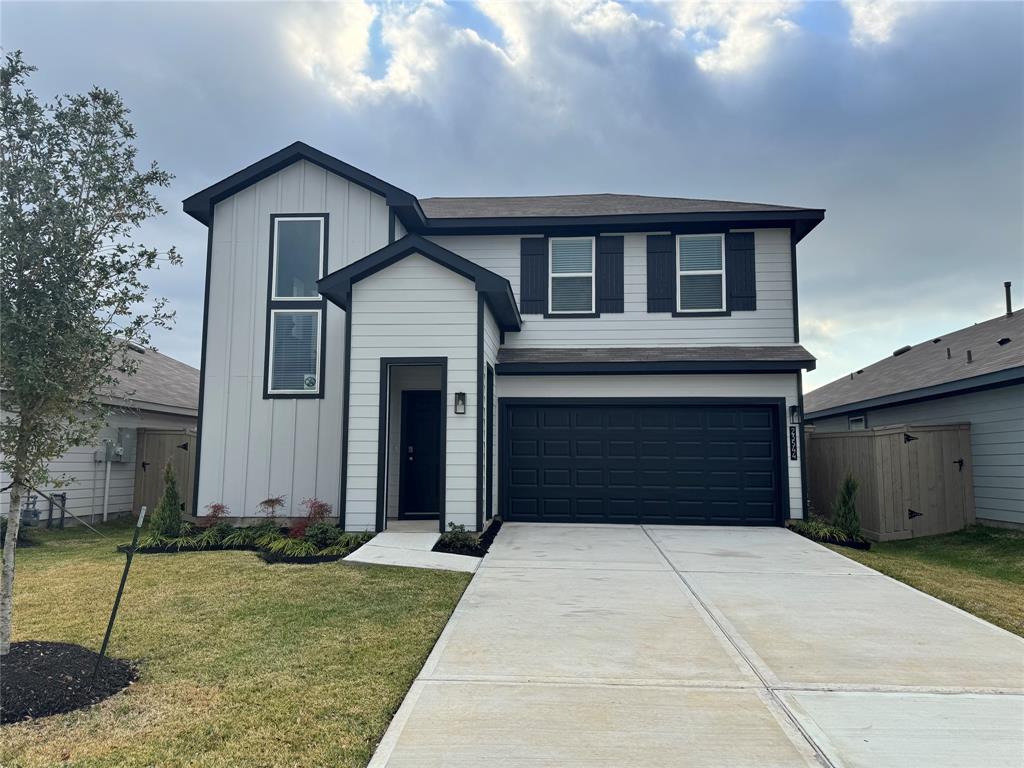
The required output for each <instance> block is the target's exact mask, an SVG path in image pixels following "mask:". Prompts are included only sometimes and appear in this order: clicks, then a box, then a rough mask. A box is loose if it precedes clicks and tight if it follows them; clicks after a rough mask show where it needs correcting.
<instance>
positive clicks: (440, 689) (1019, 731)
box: [370, 524, 1024, 768]
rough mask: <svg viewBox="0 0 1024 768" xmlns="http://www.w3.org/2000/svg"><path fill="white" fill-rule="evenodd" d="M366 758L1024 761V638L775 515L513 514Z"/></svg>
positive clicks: (536, 762) (638, 766)
mask: <svg viewBox="0 0 1024 768" xmlns="http://www.w3.org/2000/svg"><path fill="white" fill-rule="evenodd" d="M370 765H371V767H375V768H379V767H381V766H392V767H393V768H431V767H432V766H447V767H449V768H461V767H462V766H467V767H468V766H472V767H473V768H476V767H477V766H500V767H501V768H518V767H519V766H523V767H524V768H525V767H526V766H529V768H537V767H538V766H571V767H580V768H582V767H584V766H585V767H586V768H612V767H613V766H614V768H623V767H624V766H630V767H631V768H645V767H647V766H673V767H674V766H701V767H702V768H712V767H713V766H714V767H716V768H717V767H719V766H721V767H722V768H726V767H728V768H738V767H740V766H759V767H760V768H769V767H770V766H805V765H832V766H851V767H852V766H865V767H868V766H870V767H871V768H879V767H881V766H898V768H909V767H912V766H922V767H925V766H927V768H943V767H944V766H957V767H958V768H959V767H962V766H985V767H986V768H996V767H997V766H1007V767H1011V766H1012V767H1013V768H1019V767H1020V766H1021V765H1024V640H1021V639H1020V638H1018V637H1015V636H1014V635H1011V634H1010V633H1008V632H1005V631H1003V630H1001V629H998V628H996V627H994V626H992V625H990V624H987V623H985V622H983V621H981V620H979V619H976V618H974V617H973V616H970V615H968V614H966V613H964V612H962V611H960V610H957V609H956V608H953V607H951V606H949V605H947V604H945V603H942V602H940V601H938V600H935V599H933V598H931V597H928V596H927V595H924V594H922V593H920V592H917V591H915V590H913V589H911V588H909V587H907V586H905V585H903V584H900V583H899V582H896V581H893V580H892V579H889V578H888V577H885V576H882V575H880V574H878V573H876V572H875V571H872V570H870V569H868V568H865V567H863V566H860V565H858V564H857V563H854V562H853V561H852V560H848V559H846V558H844V557H841V556H840V555H836V554H834V553H832V552H830V551H829V550H827V549H825V548H824V547H820V546H818V545H816V544H814V543H812V542H809V541H807V540H806V539H803V538H801V537H799V536H797V535H795V534H792V533H790V532H788V531H786V530H783V529H779V528H768V529H766V528H761V529H753V528H734V529H727V528H701V527H661V526H643V527H641V526H581V525H573V526H568V525H564V526H563V525H517V524H506V526H505V527H504V528H503V529H502V531H501V533H500V534H499V535H498V537H497V539H496V540H495V543H494V545H493V546H492V548H491V553H490V554H489V555H488V556H487V557H486V558H485V559H484V561H483V564H482V567H481V568H480V570H479V571H478V572H477V574H476V576H475V577H474V578H473V581H472V583H471V584H470V585H469V588H468V589H467V590H466V593H465V595H464V596H463V598H462V601H461V602H460V603H459V606H458V607H457V608H456V610H455V613H454V614H453V616H452V618H451V621H450V622H449V623H448V626H447V627H446V628H445V630H444V632H443V633H442V635H441V637H440V639H439V640H438V643H437V645H436V647H435V648H434V651H433V652H432V653H431V655H430V657H429V658H428V660H427V663H426V664H425V665H424V667H423V670H422V672H421V673H420V675H419V677H418V678H417V680H416V682H415V683H413V686H412V688H411V689H410V691H409V694H408V696H407V697H406V699H405V701H404V702H403V704H402V706H401V708H400V709H399V711H398V714H397V715H396V716H395V719H394V721H393V722H392V724H391V727H390V728H389V729H388V731H387V734H386V735H385V737H384V739H383V741H382V742H381V745H380V747H379V749H378V750H377V753H376V755H375V756H374V758H373V760H372V761H371V763H370Z"/></svg>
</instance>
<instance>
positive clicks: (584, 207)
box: [420, 193, 807, 219]
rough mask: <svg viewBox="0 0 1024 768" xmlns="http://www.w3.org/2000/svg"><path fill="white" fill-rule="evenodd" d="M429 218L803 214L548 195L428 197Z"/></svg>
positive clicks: (710, 203)
mask: <svg viewBox="0 0 1024 768" xmlns="http://www.w3.org/2000/svg"><path fill="white" fill-rule="evenodd" d="M420 206H421V207H422V208H423V212H424V213H425V214H426V215H427V217H428V218H430V219H486V218H509V217H513V218H516V217H547V216H615V215H623V214H625V215H629V214H658V213H747V212H755V211H756V212H762V211H803V210H807V209H805V208H794V207H791V206H787V205H765V204H762V203H736V202H729V201H726V200H698V199H693V198H688V197H650V196H648V195H614V194H607V193H604V194H597V195H546V196H536V197H426V198H422V199H421V200H420Z"/></svg>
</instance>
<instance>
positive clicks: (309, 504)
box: [302, 499, 331, 523]
mask: <svg viewBox="0 0 1024 768" xmlns="http://www.w3.org/2000/svg"><path fill="white" fill-rule="evenodd" d="M302 506H303V507H305V508H306V519H307V520H308V521H309V522H310V523H318V522H320V521H321V520H326V519H327V518H328V517H330V515H331V505H330V504H328V503H327V502H326V501H320V499H303V500H302Z"/></svg>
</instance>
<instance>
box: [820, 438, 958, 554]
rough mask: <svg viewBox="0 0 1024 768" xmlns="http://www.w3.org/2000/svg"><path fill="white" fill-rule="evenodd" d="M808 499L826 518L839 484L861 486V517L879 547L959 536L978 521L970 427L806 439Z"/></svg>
mask: <svg viewBox="0 0 1024 768" xmlns="http://www.w3.org/2000/svg"><path fill="white" fill-rule="evenodd" d="M806 458H807V481H808V482H807V485H808V498H809V499H810V502H811V504H812V505H813V506H814V508H815V510H817V511H818V512H819V513H820V514H822V515H825V516H828V515H829V514H830V512H831V508H832V502H833V500H834V499H835V497H836V492H837V491H838V490H839V484H840V483H841V482H842V481H843V478H844V477H846V475H848V474H849V475H853V477H854V478H855V479H856V480H857V482H858V484H859V488H858V490H857V512H858V514H859V516H860V524H861V528H862V529H863V532H864V535H865V536H867V537H868V538H870V539H873V540H875V541H889V540H892V539H909V538H913V537H915V536H932V535H935V534H938V533H948V532H950V531H958V530H960V529H961V528H963V527H964V526H966V525H970V524H971V523H973V522H974V485H973V479H972V463H971V426H970V424H942V425H929V426H906V425H900V426H893V427H881V428H877V429H867V430H863V431H858V432H821V433H819V432H815V431H813V429H811V430H810V431H809V432H808V434H807V457H806Z"/></svg>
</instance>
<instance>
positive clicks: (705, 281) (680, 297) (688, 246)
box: [676, 235, 725, 312]
mask: <svg viewBox="0 0 1024 768" xmlns="http://www.w3.org/2000/svg"><path fill="white" fill-rule="evenodd" d="M724 244H725V236H724V235H679V236H678V237H677V238H676V254H677V258H676V309H677V310H678V311H679V312H721V311H724V310H725V257H724V250H725V248H724Z"/></svg>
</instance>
